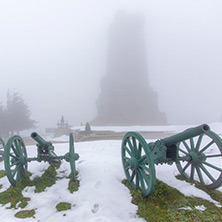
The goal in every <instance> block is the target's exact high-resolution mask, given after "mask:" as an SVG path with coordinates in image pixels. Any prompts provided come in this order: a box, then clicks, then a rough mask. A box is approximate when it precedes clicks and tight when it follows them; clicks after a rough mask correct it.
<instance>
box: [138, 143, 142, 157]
mask: <svg viewBox="0 0 222 222" xmlns="http://www.w3.org/2000/svg"><path fill="white" fill-rule="evenodd" d="M141 152H142V145H141V143H139V147H138V153H137V155H138V157H139V158H140V157H141Z"/></svg>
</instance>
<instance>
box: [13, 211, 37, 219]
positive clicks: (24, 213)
mask: <svg viewBox="0 0 222 222" xmlns="http://www.w3.org/2000/svg"><path fill="white" fill-rule="evenodd" d="M34 215H35V210H21V211H19V212H17V213H16V214H15V217H17V218H29V217H33V216H34Z"/></svg>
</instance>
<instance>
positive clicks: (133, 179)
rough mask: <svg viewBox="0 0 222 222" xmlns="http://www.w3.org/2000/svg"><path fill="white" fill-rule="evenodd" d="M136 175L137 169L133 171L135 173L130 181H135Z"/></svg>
mask: <svg viewBox="0 0 222 222" xmlns="http://www.w3.org/2000/svg"><path fill="white" fill-rule="evenodd" d="M135 175H136V170H134V171H133V173H132V175H131V178H130V181H133V180H134V178H135Z"/></svg>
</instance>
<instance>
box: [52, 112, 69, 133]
mask: <svg viewBox="0 0 222 222" xmlns="http://www.w3.org/2000/svg"><path fill="white" fill-rule="evenodd" d="M57 126H58V127H57V128H56V129H55V133H54V136H55V137H58V136H62V135H69V133H71V132H72V130H71V129H70V125H69V124H68V121H65V119H64V117H63V116H62V117H61V119H60V121H58V123H57Z"/></svg>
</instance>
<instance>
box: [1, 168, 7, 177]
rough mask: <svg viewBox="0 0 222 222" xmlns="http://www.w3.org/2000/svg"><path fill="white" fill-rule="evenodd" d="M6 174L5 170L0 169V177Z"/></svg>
mask: <svg viewBox="0 0 222 222" xmlns="http://www.w3.org/2000/svg"><path fill="white" fill-rule="evenodd" d="M5 175H6V174H5V171H4V170H0V178H2V177H4V176H5Z"/></svg>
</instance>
